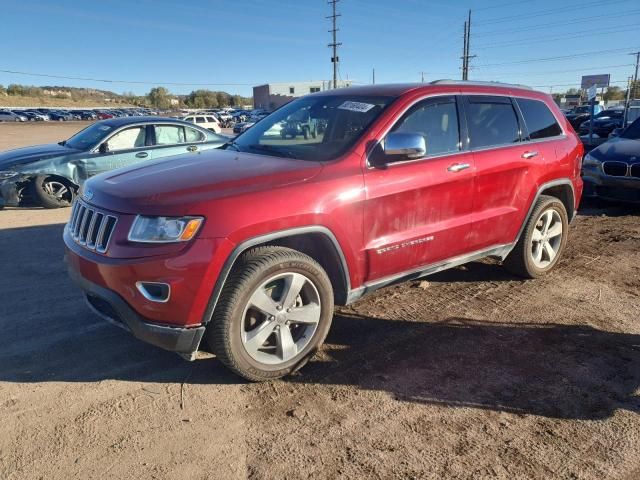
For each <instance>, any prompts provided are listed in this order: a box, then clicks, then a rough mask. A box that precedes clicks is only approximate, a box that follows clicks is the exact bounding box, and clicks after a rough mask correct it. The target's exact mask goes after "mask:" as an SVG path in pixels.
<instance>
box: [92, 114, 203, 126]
mask: <svg viewBox="0 0 640 480" xmlns="http://www.w3.org/2000/svg"><path fill="white" fill-rule="evenodd" d="M158 122H160V123H162V122H172V123H182V124H184V125H188V126H190V127H192V126H193V124H192V123H189V122H185V121H183V120H180V119H179V118H173V117H157V116H140V117H114V118H109V119H107V120H102V123H103V124H105V125H111V126H112V127H122V126H124V125H131V124H134V123H158Z"/></svg>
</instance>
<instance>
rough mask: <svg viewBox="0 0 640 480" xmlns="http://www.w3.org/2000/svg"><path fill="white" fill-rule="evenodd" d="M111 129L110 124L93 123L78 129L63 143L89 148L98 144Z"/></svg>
mask: <svg viewBox="0 0 640 480" xmlns="http://www.w3.org/2000/svg"><path fill="white" fill-rule="evenodd" d="M112 130H113V127H112V126H110V125H105V124H104V123H94V124H93V125H89V126H88V127H87V128H85V129H84V130H80V131H79V132H78V133H76V134H75V135H74V136H73V137H71V138H70V139H69V140H67V141H66V142H65V143H64V145H65V146H67V147H70V148H76V149H78V150H89V149H91V148H93V147H95V146H96V145H98V144H99V143H100V142H101V141H102V140H103V139H104V138H105V137H106V136H107V135H108V134H109V132H111V131H112Z"/></svg>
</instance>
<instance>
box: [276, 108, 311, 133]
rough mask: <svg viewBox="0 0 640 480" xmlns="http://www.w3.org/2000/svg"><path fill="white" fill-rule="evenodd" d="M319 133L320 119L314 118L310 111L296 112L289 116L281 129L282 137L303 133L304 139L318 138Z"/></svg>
mask: <svg viewBox="0 0 640 480" xmlns="http://www.w3.org/2000/svg"><path fill="white" fill-rule="evenodd" d="M317 134H318V120H317V119H315V118H312V117H311V115H310V114H309V112H308V111H304V110H303V111H300V112H296V113H295V114H294V115H290V116H289V117H287V120H286V122H285V124H284V126H283V127H282V129H281V130H280V136H281V137H282V138H287V137H292V138H295V137H297V136H298V135H302V136H303V137H304V139H305V140H306V139H308V138H309V137H311V138H316V135H317Z"/></svg>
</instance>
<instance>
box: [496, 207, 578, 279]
mask: <svg viewBox="0 0 640 480" xmlns="http://www.w3.org/2000/svg"><path fill="white" fill-rule="evenodd" d="M568 218H569V217H568V215H567V210H566V208H565V207H564V204H563V203H562V202H561V201H560V200H558V199H557V198H556V197H549V196H547V195H541V196H540V198H539V199H538V201H537V202H536V205H535V207H534V209H533V212H531V216H530V217H529V220H528V221H527V224H526V226H525V229H524V231H523V232H522V235H521V236H520V240H518V243H517V244H516V246H515V247H514V249H513V250H512V251H511V253H509V255H508V256H507V258H506V259H505V261H504V266H505V267H506V268H507V270H509V271H510V272H511V273H514V274H516V275H519V276H521V277H524V278H538V277H541V276H543V275H545V274H546V273H548V272H549V271H550V270H551V269H552V268H553V267H554V266H555V265H556V263H558V260H559V259H560V256H561V255H562V252H563V251H564V247H565V246H566V244H567V234H568V233H569V219H568Z"/></svg>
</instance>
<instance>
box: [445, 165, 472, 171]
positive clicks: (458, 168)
mask: <svg viewBox="0 0 640 480" xmlns="http://www.w3.org/2000/svg"><path fill="white" fill-rule="evenodd" d="M470 166H471V165H469V164H468V163H454V164H453V165H449V168H447V170H448V171H450V172H461V171H462V170H466V169H467V168H469V167H470Z"/></svg>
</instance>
